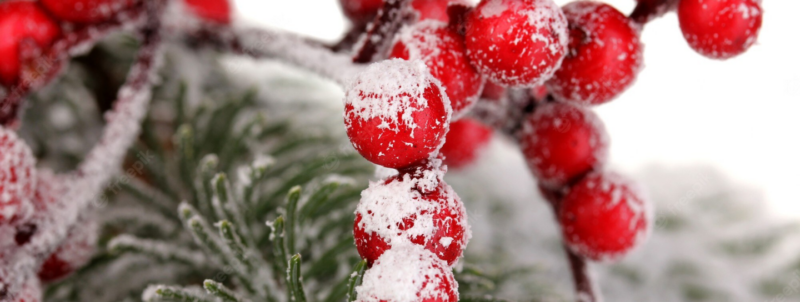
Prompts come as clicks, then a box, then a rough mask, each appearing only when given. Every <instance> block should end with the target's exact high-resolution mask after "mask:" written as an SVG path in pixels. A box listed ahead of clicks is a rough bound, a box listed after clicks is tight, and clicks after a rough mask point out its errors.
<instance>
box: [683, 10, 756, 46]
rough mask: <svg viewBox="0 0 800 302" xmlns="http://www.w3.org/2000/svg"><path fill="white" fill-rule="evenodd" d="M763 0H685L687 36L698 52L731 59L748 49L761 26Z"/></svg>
mask: <svg viewBox="0 0 800 302" xmlns="http://www.w3.org/2000/svg"><path fill="white" fill-rule="evenodd" d="M761 18H762V10H761V0H681V1H680V3H678V20H679V21H680V25H681V31H682V32H683V37H684V38H685V39H686V41H687V42H689V46H691V47H692V49H694V50H695V51H697V52H698V53H700V54H702V55H704V56H706V57H709V58H712V59H728V58H731V57H734V56H736V55H739V54H741V53H743V52H745V51H746V50H747V49H748V48H750V46H752V45H753V44H754V43H755V42H756V39H757V38H758V32H759V30H760V29H761Z"/></svg>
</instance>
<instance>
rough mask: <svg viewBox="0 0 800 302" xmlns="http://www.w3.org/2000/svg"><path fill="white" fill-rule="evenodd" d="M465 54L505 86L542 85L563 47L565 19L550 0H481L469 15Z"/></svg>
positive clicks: (556, 62)
mask: <svg viewBox="0 0 800 302" xmlns="http://www.w3.org/2000/svg"><path fill="white" fill-rule="evenodd" d="M466 27H467V31H466V45H467V52H468V55H469V58H470V60H471V62H472V64H474V65H475V66H476V67H477V68H478V70H479V71H480V72H481V73H483V74H484V75H486V76H488V77H489V79H491V80H493V81H495V82H497V83H499V84H502V85H504V86H526V87H532V86H536V85H541V84H542V83H544V81H546V80H547V79H549V78H550V77H551V76H552V75H553V73H554V72H555V71H556V69H558V67H559V66H560V65H561V60H562V59H563V58H564V55H565V54H566V50H567V42H568V40H569V39H568V37H569V36H568V33H567V20H566V18H565V17H564V14H563V13H562V12H561V8H559V7H558V6H557V5H556V4H555V3H554V2H553V1H552V0H483V1H481V3H480V4H478V6H477V7H476V8H475V9H474V10H473V11H472V13H470V15H469V16H468V17H467V24H466Z"/></svg>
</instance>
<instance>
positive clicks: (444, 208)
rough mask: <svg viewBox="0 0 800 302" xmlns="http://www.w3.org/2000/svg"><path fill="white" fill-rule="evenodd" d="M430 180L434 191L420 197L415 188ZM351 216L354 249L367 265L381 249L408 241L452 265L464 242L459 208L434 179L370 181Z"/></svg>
mask: <svg viewBox="0 0 800 302" xmlns="http://www.w3.org/2000/svg"><path fill="white" fill-rule="evenodd" d="M424 182H430V184H426V183H424ZM433 182H437V184H436V185H435V186H434V190H432V191H430V192H427V193H423V192H422V191H423V190H421V189H420V187H430V185H431V184H433ZM355 213H356V221H355V224H354V226H353V233H354V237H355V241H356V248H357V250H358V252H359V254H360V255H361V257H362V258H364V259H366V260H367V262H368V263H369V264H370V265H371V264H373V263H375V260H377V259H378V258H379V257H380V256H381V255H382V254H384V253H385V252H386V251H387V250H390V249H393V248H394V247H395V246H398V245H402V244H406V243H409V242H410V243H413V244H417V245H420V246H423V247H425V248H426V249H428V250H429V251H431V252H433V253H434V254H435V255H436V256H437V257H438V258H439V259H442V260H444V261H445V262H447V263H448V264H450V265H453V264H455V263H456V261H457V260H458V258H459V257H461V254H462V252H463V251H464V248H465V247H466V245H467V242H468V241H469V238H470V231H469V226H468V225H467V213H466V210H465V209H464V204H463V203H462V202H461V200H460V199H459V198H458V195H456V193H455V191H453V189H452V188H451V187H450V186H449V185H447V184H446V183H444V182H443V181H441V180H438V179H435V178H434V179H426V178H414V177H411V175H409V174H400V175H397V176H394V177H391V178H389V179H387V180H385V181H379V182H373V183H370V186H369V188H368V189H366V190H364V191H363V192H362V193H361V201H360V202H359V204H358V207H357V208H356V212H355Z"/></svg>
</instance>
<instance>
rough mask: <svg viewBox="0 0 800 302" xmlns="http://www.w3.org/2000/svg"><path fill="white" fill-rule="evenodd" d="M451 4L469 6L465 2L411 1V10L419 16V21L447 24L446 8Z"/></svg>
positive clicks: (444, 0)
mask: <svg viewBox="0 0 800 302" xmlns="http://www.w3.org/2000/svg"><path fill="white" fill-rule="evenodd" d="M451 4H460V5H465V6H471V5H470V3H469V1H467V0H413V1H411V8H413V9H414V11H415V12H417V14H419V18H418V20H419V21H424V20H438V21H442V22H445V23H447V22H449V21H450V16H448V14H447V6H448V5H451Z"/></svg>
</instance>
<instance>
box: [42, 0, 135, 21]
mask: <svg viewBox="0 0 800 302" xmlns="http://www.w3.org/2000/svg"><path fill="white" fill-rule="evenodd" d="M41 3H42V5H43V6H44V7H45V8H46V9H47V10H48V11H49V12H50V13H51V14H52V15H53V16H54V17H56V18H58V19H59V20H61V21H67V22H75V23H90V24H91V23H99V22H103V21H107V20H109V19H111V18H113V17H114V16H115V14H117V13H119V12H121V11H124V10H126V9H128V8H130V7H131V6H133V4H134V3H136V1H135V0H41Z"/></svg>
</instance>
